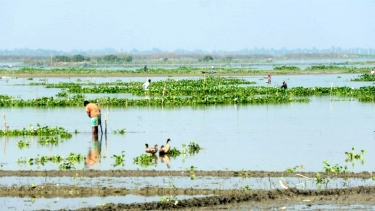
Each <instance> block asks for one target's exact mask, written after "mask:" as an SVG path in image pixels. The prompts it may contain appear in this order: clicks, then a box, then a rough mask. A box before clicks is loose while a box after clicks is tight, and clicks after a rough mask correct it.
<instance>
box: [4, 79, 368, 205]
mask: <svg viewBox="0 0 375 211" xmlns="http://www.w3.org/2000/svg"><path fill="white" fill-rule="evenodd" d="M357 75H358V74H336V75H278V76H274V77H273V78H272V84H271V85H270V86H279V85H280V84H281V83H280V82H281V81H282V80H286V81H287V82H288V87H290V88H291V87H299V86H303V87H316V86H322V87H334V86H337V87H338V86H348V87H353V88H358V87H361V86H372V85H373V83H372V82H351V81H350V79H352V78H354V77H356V76H357ZM167 78H168V77H157V78H156V77H155V78H153V80H154V81H162V80H166V79H167ZM189 78H198V77H189ZM241 78H244V79H245V80H247V81H255V82H256V83H257V84H255V85H249V86H265V80H264V78H263V77H262V76H246V77H241ZM175 79H176V80H179V79H183V78H175ZM42 80H45V79H44V78H34V79H33V80H27V79H26V78H18V79H15V78H14V79H7V80H4V79H2V80H0V94H2V95H4V94H5V95H9V96H13V97H14V98H15V99H35V98H40V97H43V96H49V97H55V95H56V94H57V93H58V92H60V91H61V89H47V88H45V87H44V86H30V85H29V83H30V82H39V81H42ZM77 80H78V78H64V77H62V78H48V83H58V82H76V81H77ZM80 80H81V81H85V80H86V81H87V82H95V83H102V82H113V81H117V80H121V81H123V82H128V81H145V78H140V77H132V78H119V77H117V78H104V77H97V78H81V79H80ZM84 95H85V97H86V99H94V98H97V97H106V96H111V97H117V98H129V99H138V98H144V97H143V96H133V95H131V94H84ZM309 99H310V101H309V102H307V103H284V104H257V105H241V104H239V105H237V104H234V105H209V106H180V107H177V106H175V107H167V106H166V107H151V106H142V107H134V106H132V107H125V106H124V107H102V108H101V109H102V113H105V114H108V134H106V135H99V136H98V137H93V136H92V135H91V127H90V122H89V121H90V120H89V118H88V117H87V114H86V112H85V108H84V107H83V102H82V107H3V108H1V114H5V116H6V125H7V126H9V129H12V130H14V129H23V128H26V129H29V128H31V127H33V128H36V127H37V125H38V124H39V125H40V126H41V127H43V126H53V127H55V126H58V127H63V128H65V129H66V130H68V131H69V132H71V133H72V137H71V138H59V140H58V142H56V143H45V142H43V140H42V139H41V137H38V136H3V137H0V138H1V139H0V140H2V143H1V144H0V164H1V168H0V169H1V171H0V176H1V177H0V184H1V187H0V197H1V200H0V201H2V204H0V206H2V207H7V208H8V209H9V210H12V209H13V210H37V209H48V210H57V209H85V208H87V209H88V207H93V206H96V207H97V208H98V209H99V208H101V209H103V210H104V209H105V208H106V206H111V208H113V209H118V210H120V209H128V208H129V209H130V208H131V209H146V208H147V206H148V205H147V203H151V205H150V206H151V207H152V206H154V205H152V202H154V203H159V204H162V205H160V206H159V205H155V206H154V207H152V209H172V208H173V204H174V203H176V201H177V204H181V203H185V201H186V203H190V202H189V200H193V199H190V198H191V196H190V195H188V194H187V193H188V190H190V189H193V190H196V192H194V193H189V194H193V195H194V197H198V198H202V197H203V195H205V196H206V195H210V196H209V197H223V200H224V202H222V201H221V200H220V199H219V201H220V203H216V202H215V203H214V202H213V201H216V198H212V199H208V198H209V197H203V198H206V199H207V200H208V202H202V203H203V204H202V207H210V208H213V207H212V206H214V205H215V206H218V205H223V206H224V205H225V206H226V205H227V204H229V205H230V204H232V203H231V202H230V200H229V198H230V196H229V195H231V194H232V195H233V193H231V192H230V191H235V192H236V194H240V196H239V197H238V198H239V200H238V201H237V202H246V203H248V201H251V198H252V197H253V196H251V197H250V195H249V194H250V193H251V192H252V191H255V190H256V191H263V192H262V194H265V195H266V194H269V193H270V192H272V191H275V189H285V187H284V186H285V185H286V187H287V188H288V190H292V189H291V188H296V190H300V191H306V190H313V191H317V192H316V195H311V196H317V195H319V194H323V195H324V197H326V196H328V198H329V196H330V194H328V193H327V192H324V193H323V192H319V191H324V190H328V189H330V190H338V191H340V190H348V191H354V192H355V190H356V188H361V187H362V188H363V187H366V188H369V190H367V189H366V191H367V192H366V191H365V192H360V191H359V192H360V193H359V194H364V193H368V192H371V193H373V191H374V190H373V187H374V183H375V181H374V180H373V179H372V178H373V176H375V175H373V174H372V172H375V167H374V166H375V132H374V131H375V125H374V116H375V114H374V107H375V103H374V102H366V103H364V102H359V101H358V100H357V99H356V98H347V97H346V98H343V97H332V96H322V97H319V96H313V97H309ZM1 128H3V127H1ZM122 129H125V133H124V134H119V132H118V131H120V130H122ZM74 131H76V132H74ZM168 138H170V139H171V142H170V144H171V146H172V148H174V147H175V148H177V149H179V150H182V149H184V146H186V145H188V144H189V143H191V142H194V143H198V144H199V146H200V147H201V149H200V150H199V151H197V152H195V153H183V154H182V155H179V156H168V155H164V156H159V155H156V156H155V157H154V160H153V161H152V165H149V166H144V165H140V164H139V163H136V162H134V158H136V157H137V156H140V155H142V154H144V150H145V143H148V144H149V145H154V144H158V145H159V146H160V145H162V144H165V143H166V140H167V139H168ZM20 141H22V142H23V143H27V144H24V145H21V144H20ZM353 147H354V149H352V148H353ZM361 150H363V151H364V156H363V158H361V159H352V160H348V159H347V158H348V154H345V152H349V153H352V154H354V155H355V154H356V153H359V152H360V151H361ZM72 153H73V154H74V155H77V156H78V161H77V162H75V163H74V164H73V165H71V164H70V163H68V164H69V167H71V168H73V169H75V170H59V169H60V166H61V162H60V163H59V162H36V160H38V159H40V158H41V157H43V156H51V157H53V156H56V155H58V156H62V157H63V159H64V158H67V157H69V156H70V155H71V154H72ZM121 155H123V156H124V157H123V162H121V163H118V162H116V157H118V156H121ZM65 164H66V163H65ZM328 164H329V165H328ZM345 166H346V168H347V170H348V171H349V172H354V173H358V174H362V175H357V176H356V175H353V176H350V177H349V178H347V176H345V175H341V174H338V175H332V174H327V175H326V174H324V172H325V170H326V169H327V168H331V167H337V168H339V167H345ZM288 169H289V171H287V170H288ZM54 170H56V171H57V172H60V173H56V174H54V173H51V172H53V171H54ZM96 170H98V171H96ZM126 171H130V172H131V173H130V174H129V175H127V173H126ZM147 171H150V172H151V173H150V174H149V175H143V176H142V172H147ZM253 171H259V172H264V174H263V175H262V174H258V175H252V174H251V172H253ZM69 172H74V173H69ZM90 172H97V173H95V174H93V175H89V174H90ZM101 172H102V173H101ZM121 172H125V173H124V175H121ZM152 172H154V173H152ZM205 172H219V173H217V174H216V173H207V174H206V173H205ZM226 172H227V173H226ZM270 172H273V173H272V175H270V174H269V173H270ZM297 172H298V173H299V174H301V175H302V176H298V175H296V173H297ZM317 172H320V173H321V174H322V178H318V177H317V176H316V173H317ZM117 173H119V174H120V175H117ZM200 174H202V175H200ZM204 174H206V175H204ZM210 174H212V175H210ZM306 177H307V178H306ZM319 179H328V180H329V181H328V182H327V180H321V181H320V180H319ZM317 181H320V182H317ZM11 187H13V188H15V189H17V191H15V192H12V191H9V189H7V188H11ZM42 187H43V188H47V189H46V191H47V192H48V193H50V194H45V193H43V194H42V193H41V192H38V194H37V193H36V192H35V193H33V191H35V190H34V189H39V190H41V189H43V188H42ZM54 188H59V190H55V189H54ZM74 188H93V189H99V190H101V189H103V188H108V193H102V192H100V191H99V192H95V191H93V193H94V194H92V195H89V196H86V195H84V194H78V193H77V194H66V192H69V191H72V190H73V189H74ZM110 188H113V190H109V189H110ZM147 188H151V189H152V188H156V190H157V189H161V190H164V189H166V191H160V190H159V191H151V190H148V189H147ZM60 189H61V190H60ZM139 189H140V190H142V191H138V192H137V191H136V190H139ZM170 189H172V190H174V191H175V192H173V194H170ZM175 189H176V190H175ZM123 190H126V192H123ZM206 190H211V191H206ZM80 191H82V190H80ZM116 191H118V192H116ZM220 191H224V192H220ZM237 191H239V193H237ZM241 191H242V192H241ZM73 192H74V191H73ZM88 192H90V191H88ZM74 193H76V192H74ZM166 193H167V194H166ZM228 194H229V195H228ZM283 194H284V192H283ZM283 194H280V195H278V197H276V198H279V199H280V200H279V201H278V203H277V204H274V203H275V202H274V201H272V200H268V201H269V202H268V203H267V204H266V206H264V204H263V205H259V204H246V203H241V204H240V205H238V206H232V205H231V206H229V207H225V209H230V210H248V209H249V206H250V207H255V208H256V209H265V208H267V209H282V207H286V208H287V209H288V210H289V209H291V210H293V209H296V210H298V209H307V210H309V209H314V208H315V209H332V210H333V209H359V210H366V209H373V208H374V204H371V203H370V204H366V203H360V204H359V205H358V206H356V207H355V206H353V205H350V206H349V205H345V204H342V205H335V203H333V204H332V203H331V204H330V203H326V204H323V203H321V204H320V203H319V204H315V203H312V202H313V201H319V200H316V199H301V200H300V201H299V202H304V203H303V204H301V203H297V202H293V201H292V200H291V201H290V202H288V203H286V204H285V201H286V198H288V197H284V196H282V195H283ZM285 194H286V195H288V193H285ZM289 194H291V193H289ZM293 194H295V195H296V197H297V198H298V197H301V195H299V194H300V193H298V194H297V193H295V192H293ZM332 194H336V192H334V193H332ZM50 197H53V198H50ZM226 197H227V198H226ZM243 197H245V198H246V199H244V198H243ZM283 197H284V198H283ZM290 197H291V198H293V197H292V195H290ZM306 197H307V196H306ZM371 197H372V198H373V196H371ZM371 197H370V198H371ZM185 199H186V200H185ZM325 199H327V198H325ZM163 200H165V201H163ZM167 200H168V201H167ZM225 200H227V201H225ZM228 200H229V201H228ZM303 200H310V201H303ZM353 200H356V199H353ZM255 201H259V200H255ZM328 201H330V200H329V199H328ZM331 201H332V200H331ZM333 201H335V200H333ZM135 202H137V203H140V202H141V203H142V204H143V205H142V206H143V207H142V206H140V207H135V205H134V207H126V206H133V205H130V204H131V203H135ZM237 202H236V203H237ZM118 203H125V204H127V205H124V206H125V207H122V206H121V205H118V207H116V205H113V204H118ZM191 203H192V202H191ZM191 203H190V204H191ZM249 203H250V202H249ZM18 204H22V206H21V205H18ZM163 204H164V205H165V204H172V205H170V207H169V205H168V206H167V205H165V206H164V205H163ZM177 204H176V205H174V206H175V208H176V209H177V208H179V209H180V208H181V209H182V208H186V207H179V206H177ZM187 207H195V206H187ZM216 208H217V209H220V207H216ZM216 208H215V209H216ZM202 209H204V208H202ZM223 209H224V208H223Z"/></svg>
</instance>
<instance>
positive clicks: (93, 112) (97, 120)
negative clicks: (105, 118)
mask: <svg viewBox="0 0 375 211" xmlns="http://www.w3.org/2000/svg"><path fill="white" fill-rule="evenodd" d="M83 105H84V106H85V108H86V112H87V115H88V116H89V117H90V119H91V127H92V134H93V135H98V126H99V125H101V115H100V109H99V107H98V106H97V105H96V104H95V103H90V102H89V101H87V100H85V101H84V102H83Z"/></svg>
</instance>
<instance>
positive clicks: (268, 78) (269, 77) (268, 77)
mask: <svg viewBox="0 0 375 211" xmlns="http://www.w3.org/2000/svg"><path fill="white" fill-rule="evenodd" d="M264 78H267V82H266V83H268V84H270V83H271V75H268V76H266V77H264Z"/></svg>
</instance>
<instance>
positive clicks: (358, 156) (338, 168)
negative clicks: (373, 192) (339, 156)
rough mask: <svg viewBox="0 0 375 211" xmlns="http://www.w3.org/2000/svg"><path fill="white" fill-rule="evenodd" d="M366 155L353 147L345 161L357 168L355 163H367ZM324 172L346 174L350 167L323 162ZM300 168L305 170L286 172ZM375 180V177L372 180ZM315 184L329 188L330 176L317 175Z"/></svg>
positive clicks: (347, 153) (288, 169) (346, 153)
mask: <svg viewBox="0 0 375 211" xmlns="http://www.w3.org/2000/svg"><path fill="white" fill-rule="evenodd" d="M365 154H366V152H365V150H360V151H359V152H356V150H355V147H352V151H350V152H345V155H346V156H347V157H346V159H345V162H346V163H351V164H352V167H353V168H354V167H355V163H356V162H357V161H360V162H361V164H364V163H365V159H364V155H365ZM323 164H324V165H323V170H324V172H325V173H327V174H333V175H337V174H345V173H348V172H349V167H348V165H340V164H335V165H331V164H329V162H328V160H325V161H323ZM298 168H301V169H302V168H303V166H302V165H301V166H295V167H293V168H287V169H286V170H285V172H286V173H295V172H296V170H297V169H298ZM297 175H299V176H302V177H304V178H307V179H308V180H311V178H308V177H305V176H303V175H300V174H297ZM372 179H373V180H375V177H373V178H372ZM314 181H315V183H316V184H317V187H318V188H319V189H320V188H321V185H325V187H327V185H328V183H329V181H330V180H329V177H328V176H322V175H321V174H320V173H317V174H316V175H315V178H314Z"/></svg>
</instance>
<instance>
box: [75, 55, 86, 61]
mask: <svg viewBox="0 0 375 211" xmlns="http://www.w3.org/2000/svg"><path fill="white" fill-rule="evenodd" d="M83 61H85V57H84V56H82V55H81V54H77V55H74V56H72V62H83Z"/></svg>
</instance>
